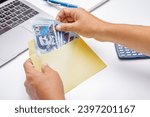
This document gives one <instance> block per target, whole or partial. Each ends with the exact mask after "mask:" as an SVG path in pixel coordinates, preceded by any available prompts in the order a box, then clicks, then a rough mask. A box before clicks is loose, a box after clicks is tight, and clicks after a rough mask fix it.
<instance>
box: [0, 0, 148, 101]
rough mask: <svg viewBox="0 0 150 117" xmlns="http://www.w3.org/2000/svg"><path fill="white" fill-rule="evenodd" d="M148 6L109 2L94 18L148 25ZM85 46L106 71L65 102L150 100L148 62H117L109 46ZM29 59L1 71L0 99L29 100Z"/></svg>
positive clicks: (127, 0)
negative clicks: (26, 82) (26, 68)
mask: <svg viewBox="0 0 150 117" xmlns="http://www.w3.org/2000/svg"><path fill="white" fill-rule="evenodd" d="M28 1H30V2H32V3H34V4H35V5H37V6H39V7H40V8H43V9H44V10H45V11H48V12H49V13H50V14H51V15H52V16H56V14H57V12H58V11H57V10H56V9H55V8H50V7H48V6H47V5H46V4H44V3H43V2H40V0H28ZM39 3H40V4H39ZM149 6H150V1H149V0H111V1H110V2H109V3H107V4H105V5H104V6H102V7H101V8H99V9H97V10H96V11H94V12H93V14H94V15H96V16H97V17H99V18H101V19H103V20H106V21H110V22H116V23H117V22H118V23H130V24H144V25H150V13H149V11H150V7H149ZM86 42H87V43H88V45H89V46H90V47H91V48H92V49H93V50H94V51H95V52H96V53H97V54H98V56H100V57H101V58H102V59H103V60H104V61H105V63H106V64H107V65H108V67H107V68H105V69H104V70H103V71H101V72H99V73H97V74H96V75H95V76H93V77H91V78H90V79H89V80H87V81H85V82H84V83H82V84H81V85H79V86H78V87H76V88H75V89H73V90H72V91H70V92H69V93H67V94H66V99H150V60H135V61H120V60H119V59H118V58H117V55H116V52H115V48H114V45H113V44H112V43H101V42H96V41H94V40H86ZM28 57H29V56H28V51H27V52H25V53H23V54H22V55H20V56H19V57H17V58H16V59H14V60H13V61H11V62H10V63H8V64H7V65H5V66H4V67H2V68H0V80H1V81H0V99H29V98H28V95H27V94H26V92H25V88H24V80H25V74H24V70H23V63H24V61H25V60H26V59H27V58H28Z"/></svg>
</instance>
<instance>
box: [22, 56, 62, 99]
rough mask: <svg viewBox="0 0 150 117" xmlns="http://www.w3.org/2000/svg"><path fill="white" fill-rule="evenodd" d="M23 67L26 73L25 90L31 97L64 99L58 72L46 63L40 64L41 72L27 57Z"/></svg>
mask: <svg viewBox="0 0 150 117" xmlns="http://www.w3.org/2000/svg"><path fill="white" fill-rule="evenodd" d="M24 69H25V73H26V81H25V87H26V91H27V93H28V94H29V95H30V97H31V98H32V99H37V100H38V99H41V100H63V99H65V98H64V90H63V84H62V81H61V79H60V77H59V75H58V73H57V72H56V71H54V70H53V69H51V68H50V67H49V66H48V65H46V66H42V72H39V71H37V70H36V69H35V68H34V66H33V64H32V62H31V60H30V59H29V60H27V61H26V62H25V63H24Z"/></svg>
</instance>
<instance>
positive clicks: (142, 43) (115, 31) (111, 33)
mask: <svg viewBox="0 0 150 117" xmlns="http://www.w3.org/2000/svg"><path fill="white" fill-rule="evenodd" d="M102 35H103V37H104V38H105V40H106V41H111V42H114V43H119V44H122V45H124V46H126V47H129V48H131V49H134V50H136V51H139V52H142V53H144V54H146V55H150V27H148V26H134V25H125V24H109V23H108V24H107V25H106V27H105V28H104V30H103V34H102Z"/></svg>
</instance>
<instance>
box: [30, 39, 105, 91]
mask: <svg viewBox="0 0 150 117" xmlns="http://www.w3.org/2000/svg"><path fill="white" fill-rule="evenodd" d="M29 53H30V58H31V59H32V62H33V64H34V66H35V68H36V69H37V70H39V71H40V70H41V65H42V64H48V65H49V66H50V67H51V68H53V69H54V70H56V71H57V72H58V73H59V75H60V76H61V79H62V81H63V84H64V90H65V92H68V91H70V90H71V89H73V88H75V87H76V86H77V85H79V84H80V83H82V82H83V81H85V80H87V79H88V78H90V77H91V76H92V75H94V74H96V73H97V72H99V71H100V70H102V69H103V68H105V67H106V64H105V63H104V62H103V61H102V60H101V59H100V58H99V57H98V56H97V55H96V54H95V53H94V52H93V51H92V50H91V49H90V48H89V47H88V45H87V44H86V43H85V42H84V41H83V40H82V39H75V40H73V41H72V42H70V43H68V44H66V45H64V46H63V47H61V48H60V49H57V50H54V51H52V52H49V53H47V54H44V55H41V56H40V57H39V56H37V55H36V50H35V44H34V41H33V40H32V41H30V42H29Z"/></svg>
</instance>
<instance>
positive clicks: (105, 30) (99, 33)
mask: <svg viewBox="0 0 150 117" xmlns="http://www.w3.org/2000/svg"><path fill="white" fill-rule="evenodd" d="M115 30H116V24H112V23H108V22H104V21H99V23H98V25H97V29H96V31H95V32H96V34H95V37H94V38H95V39H96V40H98V41H104V42H115V38H114V34H115Z"/></svg>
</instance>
